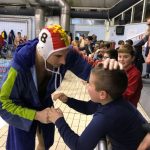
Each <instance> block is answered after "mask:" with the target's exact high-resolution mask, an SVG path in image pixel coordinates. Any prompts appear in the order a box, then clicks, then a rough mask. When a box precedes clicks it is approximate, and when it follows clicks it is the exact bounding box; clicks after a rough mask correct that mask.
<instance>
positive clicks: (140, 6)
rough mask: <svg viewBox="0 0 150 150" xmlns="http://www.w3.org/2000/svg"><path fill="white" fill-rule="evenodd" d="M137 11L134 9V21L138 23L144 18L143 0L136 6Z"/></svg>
mask: <svg viewBox="0 0 150 150" xmlns="http://www.w3.org/2000/svg"><path fill="white" fill-rule="evenodd" d="M134 9H135V11H134V20H133V22H134V23H138V22H141V19H142V12H143V1H142V2H140V3H139V4H137V5H136V6H135V7H134Z"/></svg>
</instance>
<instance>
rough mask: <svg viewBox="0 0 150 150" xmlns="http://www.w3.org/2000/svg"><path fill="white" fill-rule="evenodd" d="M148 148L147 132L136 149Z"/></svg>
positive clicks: (148, 136)
mask: <svg viewBox="0 0 150 150" xmlns="http://www.w3.org/2000/svg"><path fill="white" fill-rule="evenodd" d="M149 148H150V133H148V134H147V135H146V136H145V138H144V140H143V141H142V142H141V144H140V145H139V147H138V149H137V150H148V149H149Z"/></svg>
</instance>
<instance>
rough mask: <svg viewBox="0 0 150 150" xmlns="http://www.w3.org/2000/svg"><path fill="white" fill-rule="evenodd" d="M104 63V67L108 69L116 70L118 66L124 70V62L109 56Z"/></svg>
mask: <svg viewBox="0 0 150 150" xmlns="http://www.w3.org/2000/svg"><path fill="white" fill-rule="evenodd" d="M102 63H103V66H104V68H106V69H107V68H108V69H109V70H115V69H117V68H120V70H123V66H122V64H121V63H119V62H118V61H116V60H115V59H110V58H107V59H106V60H104V61H103V62H102Z"/></svg>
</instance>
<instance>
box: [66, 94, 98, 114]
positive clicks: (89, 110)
mask: <svg viewBox="0 0 150 150" xmlns="http://www.w3.org/2000/svg"><path fill="white" fill-rule="evenodd" d="M66 104H67V105H68V106H69V107H71V108H73V109H74V110H76V111H78V112H80V113H83V114H86V115H91V114H93V113H95V112H96V110H97V107H98V103H94V102H92V101H87V102H86V101H82V100H77V99H74V98H70V97H68V101H67V102H66Z"/></svg>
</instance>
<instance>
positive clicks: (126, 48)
mask: <svg viewBox="0 0 150 150" xmlns="http://www.w3.org/2000/svg"><path fill="white" fill-rule="evenodd" d="M119 53H128V54H130V55H131V56H132V57H133V56H135V51H134V49H133V46H132V45H129V44H125V45H123V46H122V47H121V48H119V49H118V54H119Z"/></svg>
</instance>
